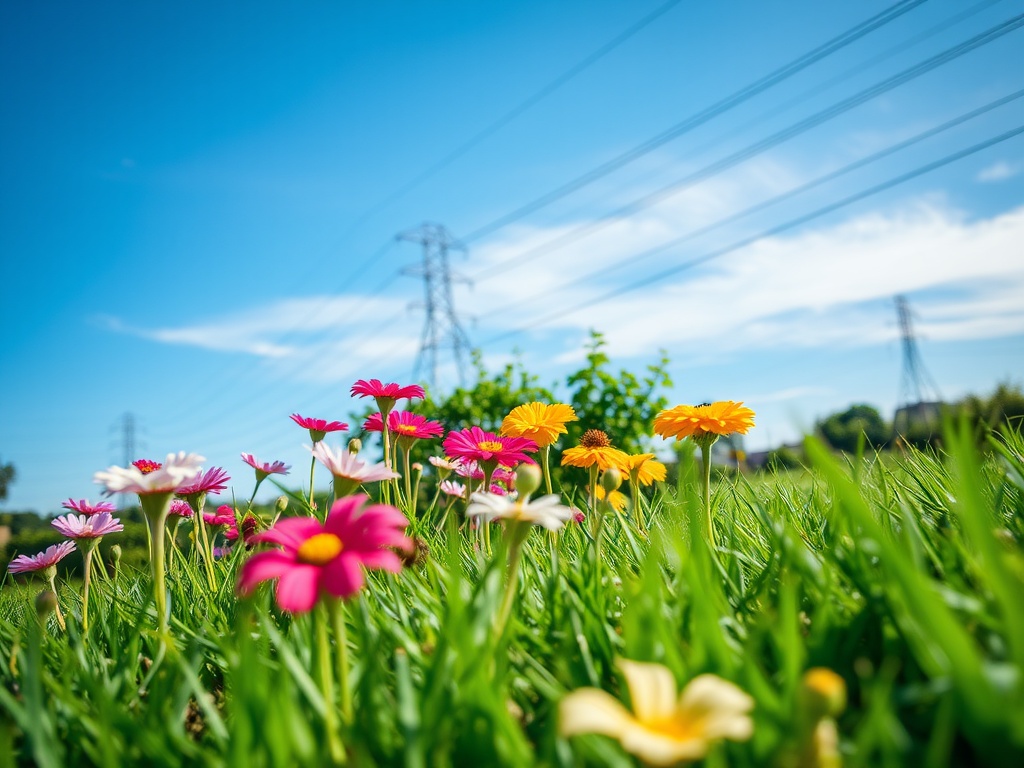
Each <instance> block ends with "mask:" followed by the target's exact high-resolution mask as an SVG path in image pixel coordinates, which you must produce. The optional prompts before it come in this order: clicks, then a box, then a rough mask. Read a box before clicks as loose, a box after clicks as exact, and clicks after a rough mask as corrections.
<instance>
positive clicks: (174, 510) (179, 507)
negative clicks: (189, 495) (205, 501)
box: [167, 499, 195, 517]
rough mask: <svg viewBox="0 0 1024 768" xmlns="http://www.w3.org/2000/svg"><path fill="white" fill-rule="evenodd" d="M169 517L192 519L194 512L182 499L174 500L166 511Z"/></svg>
mask: <svg viewBox="0 0 1024 768" xmlns="http://www.w3.org/2000/svg"><path fill="white" fill-rule="evenodd" d="M167 514H168V516H170V517H192V516H193V515H194V514H195V510H193V509H192V507H191V506H189V503H188V502H187V501H184V500H183V499H175V500H174V501H172V502H171V508H170V509H169V510H168V511H167Z"/></svg>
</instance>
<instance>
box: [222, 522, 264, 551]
mask: <svg viewBox="0 0 1024 768" xmlns="http://www.w3.org/2000/svg"><path fill="white" fill-rule="evenodd" d="M238 528H239V526H238V523H237V522H232V523H231V524H230V525H228V529H227V530H226V531H224V538H226V539H228V540H229V541H235V540H236V539H237V538H238ZM241 528H242V543H243V544H246V545H251V544H252V543H253V539H254V538H255V536H256V518H255V517H253V516H252V515H246V516H245V517H243V518H242V526H241Z"/></svg>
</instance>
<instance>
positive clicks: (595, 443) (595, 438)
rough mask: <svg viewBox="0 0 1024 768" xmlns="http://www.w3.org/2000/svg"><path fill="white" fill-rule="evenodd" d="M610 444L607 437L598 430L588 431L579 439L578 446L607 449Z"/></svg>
mask: <svg viewBox="0 0 1024 768" xmlns="http://www.w3.org/2000/svg"><path fill="white" fill-rule="evenodd" d="M611 444H612V441H611V440H610V439H609V437H608V435H606V434H605V433H604V432H602V431H601V430H600V429H588V430H587V431H586V432H584V433H583V436H582V437H581V438H580V445H582V446H583V447H584V448H609V447H611Z"/></svg>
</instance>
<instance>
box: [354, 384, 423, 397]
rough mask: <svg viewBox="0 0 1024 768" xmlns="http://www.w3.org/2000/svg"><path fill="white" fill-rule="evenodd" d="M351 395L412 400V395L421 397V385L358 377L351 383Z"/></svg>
mask: <svg viewBox="0 0 1024 768" xmlns="http://www.w3.org/2000/svg"><path fill="white" fill-rule="evenodd" d="M352 395H353V396H355V395H359V397H386V398H388V399H389V400H392V401H395V400H412V399H413V398H414V397H415V398H418V399H420V400H422V399H423V387H421V386H420V385H419V384H409V385H408V386H405V387H402V386H399V385H398V384H395V383H393V382H392V383H391V384H382V383H381V381H380V379H370V380H369V381H367V380H366V379H360V380H359V381H357V382H356V383H355V384H353V385H352Z"/></svg>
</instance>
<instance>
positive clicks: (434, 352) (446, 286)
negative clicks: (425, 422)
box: [395, 222, 471, 387]
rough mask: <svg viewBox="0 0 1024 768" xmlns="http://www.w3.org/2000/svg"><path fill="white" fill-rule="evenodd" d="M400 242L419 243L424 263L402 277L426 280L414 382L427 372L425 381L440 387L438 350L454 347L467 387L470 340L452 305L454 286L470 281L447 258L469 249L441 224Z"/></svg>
mask: <svg viewBox="0 0 1024 768" xmlns="http://www.w3.org/2000/svg"><path fill="white" fill-rule="evenodd" d="M395 237H396V239H398V240H408V241H409V242H412V243H419V244H420V245H421V246H422V248H423V263H422V264H421V265H419V266H415V267H407V268H406V269H404V270H402V272H403V274H406V275H415V276H417V277H422V278H423V292H424V298H425V303H424V307H425V309H426V320H425V322H424V324H423V334H422V336H421V337H420V348H419V351H418V352H417V353H416V363H415V365H414V367H413V378H414V379H419V378H420V376H421V375H422V374H423V371H424V368H426V370H427V371H428V372H429V373H428V375H427V377H426V380H427V382H428V383H429V384H430V385H431V386H432V387H436V386H437V364H438V350H440V349H441V348H443V347H451V350H452V357H453V358H454V361H455V369H456V371H457V372H458V377H459V383H460V384H464V383H465V378H464V376H465V369H466V353H467V352H468V351H469V350H470V348H471V345H470V343H469V337H467V336H466V332H465V331H464V330H463V329H462V325H461V324H460V323H459V317H458V315H457V314H456V313H455V304H454V302H453V301H452V282H455V281H462V282H465V283H468V282H469V280H468V279H466V278H465V277H462V276H461V275H458V274H454V273H453V272H452V270H451V265H450V264H449V260H448V254H449V253H450V252H451V251H461V252H463V253H464V252H465V250H466V247H465V246H464V245H462V244H461V243H460V242H458V241H457V240H456V239H455V238H454V237H453V236H452V233H451V232H449V231H448V230H447V229H446V228H445V227H444V226H442V225H441V224H433V223H429V222H428V223H424V224H422V225H421V226H419V227H418V228H417V229H411V230H409V231H407V232H401V233H399V234H398V235H396V236H395Z"/></svg>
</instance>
